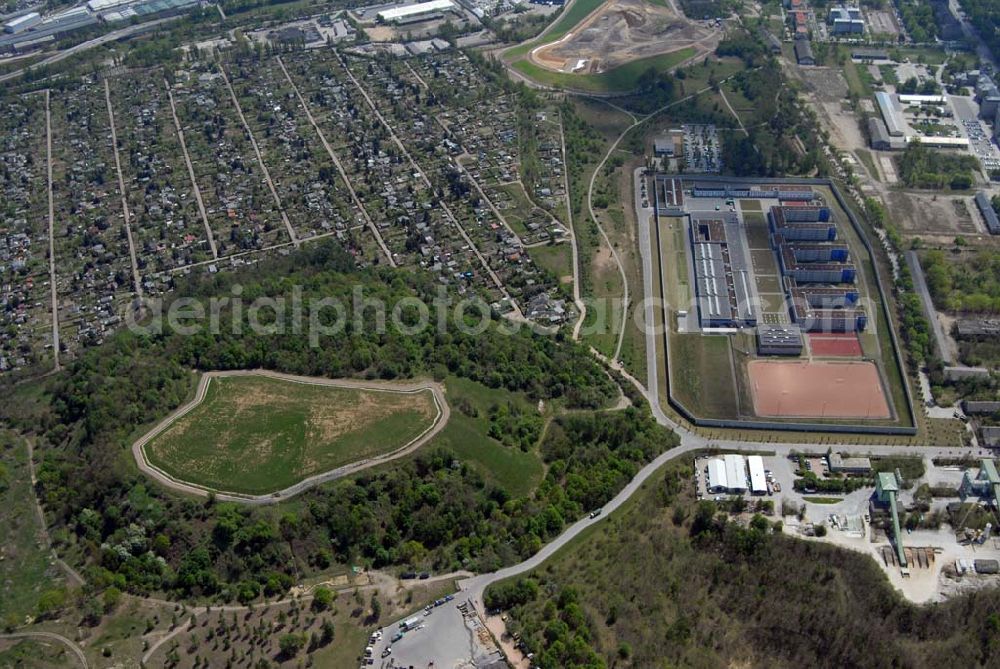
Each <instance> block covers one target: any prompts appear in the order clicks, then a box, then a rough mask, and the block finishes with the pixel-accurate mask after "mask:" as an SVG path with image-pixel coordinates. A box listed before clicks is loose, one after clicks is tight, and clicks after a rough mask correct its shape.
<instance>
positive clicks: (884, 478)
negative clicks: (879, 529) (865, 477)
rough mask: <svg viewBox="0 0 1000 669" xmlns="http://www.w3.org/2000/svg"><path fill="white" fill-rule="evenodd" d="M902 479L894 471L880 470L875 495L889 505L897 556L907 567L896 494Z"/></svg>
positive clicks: (901, 565)
mask: <svg viewBox="0 0 1000 669" xmlns="http://www.w3.org/2000/svg"><path fill="white" fill-rule="evenodd" d="M899 487H900V481H899V480H898V479H897V478H896V475H895V474H893V473H892V472H879V473H878V476H877V477H876V478H875V496H876V498H877V499H878V501H879V503H880V504H883V505H888V507H889V513H890V514H891V516H892V531H893V539H894V540H895V543H896V557H897V558H898V559H899V566H900V567H901V568H902V569H904V570H905V569H906V553H905V552H903V534H902V532H901V531H900V528H899V508H898V507H897V505H896V502H897V500H896V496H897V495H898V494H899Z"/></svg>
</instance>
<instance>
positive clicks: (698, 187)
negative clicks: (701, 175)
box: [691, 181, 815, 202]
mask: <svg viewBox="0 0 1000 669" xmlns="http://www.w3.org/2000/svg"><path fill="white" fill-rule="evenodd" d="M691 197H715V198H746V199H750V200H769V199H770V200H792V201H795V202H809V201H811V200H812V199H813V198H814V197H815V194H814V193H813V189H812V188H810V187H809V186H796V185H792V184H789V185H782V186H765V185H761V186H747V185H741V186H731V185H729V184H722V183H715V182H711V181H709V182H701V183H695V184H694V185H693V186H692V187H691Z"/></svg>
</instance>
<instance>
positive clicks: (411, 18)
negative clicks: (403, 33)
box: [377, 0, 455, 24]
mask: <svg viewBox="0 0 1000 669" xmlns="http://www.w3.org/2000/svg"><path fill="white" fill-rule="evenodd" d="M454 10H455V3H453V2H452V1H451V0H428V1H427V2H418V3H416V4H413V5H401V6H399V7H392V8H390V9H383V10H381V11H380V12H378V14H377V16H378V20H379V21H381V22H382V23H397V24H405V23H416V22H418V21H427V20H429V19H433V18H437V17H438V16H440V15H441V14H442V13H443V12H450V11H454Z"/></svg>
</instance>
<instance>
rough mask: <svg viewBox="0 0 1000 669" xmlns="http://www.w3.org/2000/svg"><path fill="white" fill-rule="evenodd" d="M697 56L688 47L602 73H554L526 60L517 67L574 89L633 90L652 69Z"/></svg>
mask: <svg viewBox="0 0 1000 669" xmlns="http://www.w3.org/2000/svg"><path fill="white" fill-rule="evenodd" d="M694 55H695V50H694V49H693V48H690V47H688V48H684V49H679V50H677V51H672V52H671V53H664V54H660V55H659V56H651V57H649V58H642V59H639V60H635V61H632V62H631V63H626V64H624V65H621V66H619V67H616V68H614V69H613V70H608V71H607V72H602V73H600V74H570V73H568V72H553V71H551V70H546V69H545V68H543V67H539V66H538V65H535V64H534V63H532V62H530V61H528V60H525V59H522V60H518V61H517V62H515V63H514V68H515V69H517V71H518V72H520V73H521V74H524V75H525V76H528V77H530V78H532V79H534V80H535V81H537V82H539V83H541V84H545V85H547V86H553V87H556V88H571V89H576V90H582V91H587V92H589V93H611V92H616V91H630V90H632V89H633V88H635V87H636V85H637V84H638V81H639V77H641V76H642V75H643V73H645V72H646V70H648V69H649V68H653V69H655V70H658V71H664V70H669V69H672V68H674V67H676V66H677V65H679V64H680V63H682V62H684V61H685V60H687V59H688V58H691V57H692V56H694Z"/></svg>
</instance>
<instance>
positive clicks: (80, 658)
mask: <svg viewBox="0 0 1000 669" xmlns="http://www.w3.org/2000/svg"><path fill="white" fill-rule="evenodd" d="M0 639H48V640H49V641H56V642H58V643H61V644H62V645H64V646H66V647H67V648H69V649H70V651H72V653H73V655H75V656H76V659H77V662H79V663H80V666H81V667H83V669H87V668H88V667H89V666H90V665H89V664H87V656H86V655H84V654H83V649H82V648H80V647H79V646H78V645H76V644H75V643H73V642H72V641H70V640H69V639H67V638H66V637H64V636H63V635H61V634H55V633H53V632H15V633H13V634H0Z"/></svg>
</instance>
